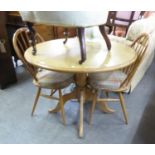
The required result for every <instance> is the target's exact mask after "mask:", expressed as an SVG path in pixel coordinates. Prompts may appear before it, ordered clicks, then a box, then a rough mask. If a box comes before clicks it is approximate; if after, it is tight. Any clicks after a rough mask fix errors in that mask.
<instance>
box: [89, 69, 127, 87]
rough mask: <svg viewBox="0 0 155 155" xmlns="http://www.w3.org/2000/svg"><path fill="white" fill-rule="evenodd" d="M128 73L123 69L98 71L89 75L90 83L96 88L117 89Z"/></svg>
mask: <svg viewBox="0 0 155 155" xmlns="http://www.w3.org/2000/svg"><path fill="white" fill-rule="evenodd" d="M126 77H127V75H126V74H125V73H123V72H122V71H114V72H107V73H106V72H105V73H96V74H90V75H89V84H90V85H91V86H92V87H93V88H95V89H108V90H116V89H119V88H120V85H121V83H122V82H123V81H124V80H125V78H126Z"/></svg>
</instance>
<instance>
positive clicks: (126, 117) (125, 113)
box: [119, 93, 128, 124]
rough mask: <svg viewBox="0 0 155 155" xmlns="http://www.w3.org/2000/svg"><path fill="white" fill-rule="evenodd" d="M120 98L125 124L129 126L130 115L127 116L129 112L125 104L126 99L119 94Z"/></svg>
mask: <svg viewBox="0 0 155 155" xmlns="http://www.w3.org/2000/svg"><path fill="white" fill-rule="evenodd" d="M119 98H120V104H121V107H122V111H123V115H124V118H125V123H126V124H128V115H127V112H126V107H125V102H124V98H123V95H122V93H119Z"/></svg>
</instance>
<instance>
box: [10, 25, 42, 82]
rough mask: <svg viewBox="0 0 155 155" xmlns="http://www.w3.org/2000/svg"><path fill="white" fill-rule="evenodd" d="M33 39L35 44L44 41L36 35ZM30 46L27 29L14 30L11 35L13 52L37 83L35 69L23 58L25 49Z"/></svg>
mask: <svg viewBox="0 0 155 155" xmlns="http://www.w3.org/2000/svg"><path fill="white" fill-rule="evenodd" d="M35 39H36V43H39V42H43V41H44V39H43V38H42V37H41V36H40V34H38V33H36V34H35ZM30 46H31V44H30V36H29V29H28V28H27V27H22V28H19V29H18V30H16V32H15V33H14V35H13V47H14V50H15V52H16V54H17V56H18V57H19V59H20V60H21V61H22V62H23V64H24V65H25V66H26V68H27V70H28V71H29V72H30V74H31V76H32V77H33V78H34V79H35V80H36V81H37V78H36V68H35V67H34V66H33V65H31V64H29V63H28V62H27V61H26V59H25V58H24V53H25V51H26V49H27V48H29V47H30Z"/></svg>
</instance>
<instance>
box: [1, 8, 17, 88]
mask: <svg viewBox="0 0 155 155" xmlns="http://www.w3.org/2000/svg"><path fill="white" fill-rule="evenodd" d="M6 23H7V15H6V13H5V12H4V11H0V87H1V88H2V89H4V88H6V87H7V86H8V85H9V84H12V83H15V82H16V81H17V78H16V73H15V69H14V66H13V62H12V58H11V49H10V46H9V39H8V35H7V29H6Z"/></svg>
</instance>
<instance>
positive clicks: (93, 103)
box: [89, 91, 97, 125]
mask: <svg viewBox="0 0 155 155" xmlns="http://www.w3.org/2000/svg"><path fill="white" fill-rule="evenodd" d="M96 101H97V91H95V92H94V94H93V102H92V107H91V111H90V115H89V124H90V125H91V124H92V116H93V113H94V110H95V106H96Z"/></svg>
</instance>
